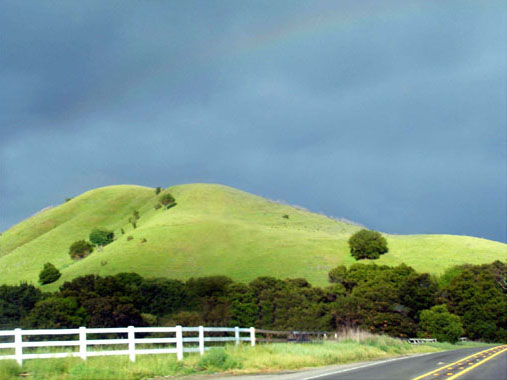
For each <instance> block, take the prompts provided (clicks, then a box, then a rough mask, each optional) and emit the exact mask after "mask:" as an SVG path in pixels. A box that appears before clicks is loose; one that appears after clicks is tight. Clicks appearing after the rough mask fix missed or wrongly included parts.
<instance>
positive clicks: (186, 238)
mask: <svg viewBox="0 0 507 380" xmlns="http://www.w3.org/2000/svg"><path fill="white" fill-rule="evenodd" d="M167 191H169V192H170V193H171V194H172V195H173V196H174V197H175V198H176V200H177V203H178V204H177V206H175V207H173V208H171V209H169V210H165V209H163V208H162V209H158V210H156V209H155V208H154V207H153V206H154V205H155V204H156V203H157V196H156V195H155V192H154V189H152V188H147V187H140V186H110V187H105V188H100V189H96V190H92V191H89V192H86V193H84V194H82V195H81V196H79V197H76V198H74V199H72V200H71V201H69V202H67V203H64V204H62V205H60V206H58V207H55V208H52V209H49V210H46V211H43V212H41V213H39V214H37V215H35V216H33V217H31V218H29V219H27V220H25V221H23V222H22V223H20V224H18V225H16V226H14V227H12V228H11V229H9V230H8V231H6V232H4V233H3V234H2V235H1V236H0V283H9V284H15V283H18V282H19V281H28V282H33V283H34V284H35V283H36V282H37V279H38V274H39V272H40V270H41V269H42V266H43V264H44V263H46V262H48V261H49V262H52V263H53V264H54V265H55V266H56V267H58V268H59V269H60V270H61V272H62V278H61V279H60V280H59V281H58V282H57V283H55V284H53V285H49V286H46V287H48V288H54V287H55V286H57V285H58V284H60V283H62V282H63V281H65V280H68V279H71V278H74V277H76V276H80V275H84V274H89V273H94V274H101V275H106V274H113V273H118V272H125V271H134V272H137V273H139V274H141V275H142V276H145V277H170V278H178V279H187V278H189V277H192V276H206V275H217V274H225V275H228V276H230V277H232V278H233V279H235V280H239V281H249V280H251V279H253V278H255V277H257V276H268V275H269V276H276V277H281V278H286V277H305V278H307V279H308V280H310V281H311V282H312V283H314V284H316V285H324V284H326V283H327V272H328V271H329V270H330V269H331V268H333V267H335V266H336V265H339V264H346V265H348V264H351V263H353V262H355V260H354V259H353V258H352V257H351V256H350V254H349V252H348V246H347V239H348V238H349V236H350V235H351V234H352V233H354V232H355V231H357V230H358V229H359V227H357V226H355V225H352V224H348V223H344V222H340V221H336V220H333V219H330V218H327V217H325V216H323V215H320V214H315V213H310V212H308V211H305V210H301V209H297V208H293V207H290V206H287V205H283V204H279V203H274V202H271V201H268V200H266V199H264V198H261V197H257V196H254V195H252V194H248V193H245V192H242V191H239V190H236V189H233V188H230V187H226V186H221V185H211V184H191V185H181V186H174V187H171V188H169V189H167ZM133 210H139V212H140V215H141V218H140V220H139V222H138V227H137V229H133V227H132V226H131V225H130V224H129V223H128V218H129V216H130V215H131V214H132V211H133ZM284 215H288V219H287V218H284V217H283V216H284ZM93 227H104V228H108V229H111V230H114V231H115V234H116V236H117V239H116V241H114V242H113V243H111V244H110V245H108V246H106V247H104V249H103V250H102V251H101V252H98V251H95V252H94V253H93V254H92V255H91V256H89V257H87V258H85V259H83V260H81V261H77V262H75V261H72V260H71V259H70V257H69V255H68V248H69V246H70V244H71V243H72V242H74V241H76V240H79V239H87V238H88V235H89V233H90V231H91V229H92V228H93ZM122 228H123V229H124V231H125V234H121V232H120V230H121V229H122ZM129 236H132V239H131V240H128V237H129ZM386 237H387V240H388V243H389V248H390V251H389V253H387V254H386V255H384V256H383V257H382V258H381V259H380V260H377V262H378V263H381V264H388V265H396V264H399V263H402V262H405V263H406V264H408V265H411V266H413V267H414V268H415V269H417V270H419V271H425V272H431V273H437V274H438V273H441V272H443V271H444V270H445V268H447V267H449V266H451V265H455V264H462V263H474V264H476V263H487V262H491V261H494V260H503V261H506V260H507V245H505V244H502V243H498V242H493V241H489V240H485V239H479V238H473V237H466V236H451V235H386ZM143 239H146V242H143Z"/></svg>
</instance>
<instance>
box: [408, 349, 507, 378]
mask: <svg viewBox="0 0 507 380" xmlns="http://www.w3.org/2000/svg"><path fill="white" fill-rule="evenodd" d="M506 351H507V345H505V346H496V347H493V348H488V349H487V350H484V351H480V352H477V353H475V354H473V355H470V356H467V357H465V358H463V359H460V360H458V361H455V362H454V363H451V364H447V365H445V366H443V367H440V368H437V369H435V370H433V371H430V372H428V373H425V374H424V375H421V376H418V377H414V378H413V379H412V380H420V379H424V378H428V379H447V380H454V379H457V378H458V377H459V376H461V375H463V374H465V373H467V372H469V371H471V370H473V369H474V368H476V367H478V366H480V365H482V364H484V363H486V362H487V361H488V360H491V359H493V358H494V357H495V356H498V355H501V354H502V353H504V352H506Z"/></svg>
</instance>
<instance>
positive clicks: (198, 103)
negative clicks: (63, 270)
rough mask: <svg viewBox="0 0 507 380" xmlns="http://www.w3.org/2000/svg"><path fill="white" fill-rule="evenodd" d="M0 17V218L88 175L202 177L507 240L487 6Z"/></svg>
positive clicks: (501, 99) (101, 178) (406, 229)
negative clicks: (0, 209)
mask: <svg viewBox="0 0 507 380" xmlns="http://www.w3.org/2000/svg"><path fill="white" fill-rule="evenodd" d="M0 8H1V9H0V36H1V37H0V82H1V83H2V86H1V87H0V128H1V134H2V139H1V141H0V164H1V179H0V196H1V197H2V199H3V202H2V206H1V208H2V219H1V221H0V229H6V228H8V227H9V226H11V225H12V224H14V223H15V222H17V221H19V220H21V219H23V218H25V217H26V216H28V215H30V214H31V213H33V212H35V211H37V210H38V209H41V208H43V207H45V206H47V205H49V204H57V203H60V202H61V201H62V200H63V199H64V198H65V197H68V196H71V195H75V194H79V193H81V192H83V191H85V190H88V189H91V188H94V187H97V186H103V185H109V184H117V183H134V184H141V185H150V186H157V185H163V186H169V185H173V184H179V183H187V182H218V183H224V184H228V185H231V186H235V187H239V188H241V189H243V190H246V191H250V192H253V193H257V194H259V195H263V196H267V197H269V198H273V199H284V200H286V201H288V202H289V203H295V204H299V205H303V206H305V207H307V208H309V209H311V210H314V211H322V212H324V213H326V214H330V215H334V216H337V217H346V218H347V219H351V220H356V221H358V222H361V223H363V224H366V225H367V226H369V227H372V228H376V229H380V230H383V231H386V232H392V233H425V232H428V233H429V232H432V233H455V234H467V235H474V236H483V237H487V238H491V239H495V240H501V241H505V240H506V232H505V231H506V227H507V226H506V217H505V209H506V195H505V193H506V188H507V184H506V163H505V160H506V108H505V96H506V90H505V85H506V74H505V71H506V59H505V46H506V44H507V41H506V35H505V29H506V19H505V17H506V16H505V15H506V6H505V4H504V3H503V2H500V1H498V2H495V1H491V2H488V3H487V5H485V3H484V2H480V1H460V2H445V3H443V2H441V1H433V2H431V1H413V2H399V1H386V2H381V3H380V2H373V1H372V2H366V1H365V2H356V1H343V2H336V1H331V2H325V1H322V2H313V1H312V2H295V1H290V2H289V1H287V2H285V1H279V2H264V3H262V2H258V1H255V2H246V1H242V2H237V1H230V2H226V1H219V2H209V1H203V2H190V1H185V2H167V1H152V2H131V3H129V2H99V1H97V2H90V1H89V2H86V3H85V4H79V5H75V4H72V5H70V3H69V4H66V3H57V2H49V1H48V2H45V3H43V2H33V3H31V4H29V3H28V2H23V3H20V2H15V1H11V2H3V3H2V5H0ZM34 189H37V191H38V196H37V197H34V196H33V191H34Z"/></svg>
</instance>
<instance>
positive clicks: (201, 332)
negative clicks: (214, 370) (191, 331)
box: [199, 326, 204, 355]
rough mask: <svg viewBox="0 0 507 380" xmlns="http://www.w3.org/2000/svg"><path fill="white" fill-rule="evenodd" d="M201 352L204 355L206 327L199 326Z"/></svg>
mask: <svg viewBox="0 0 507 380" xmlns="http://www.w3.org/2000/svg"><path fill="white" fill-rule="evenodd" d="M199 352H200V353H201V355H204V327H202V326H199Z"/></svg>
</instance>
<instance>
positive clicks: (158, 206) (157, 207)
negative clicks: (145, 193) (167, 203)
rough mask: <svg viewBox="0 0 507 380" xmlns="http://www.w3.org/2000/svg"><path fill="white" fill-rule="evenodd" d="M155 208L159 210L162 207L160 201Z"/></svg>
mask: <svg viewBox="0 0 507 380" xmlns="http://www.w3.org/2000/svg"><path fill="white" fill-rule="evenodd" d="M153 208H154V209H155V210H158V209H160V208H162V205H161V204H160V203H157V204H156V205H155V206H153Z"/></svg>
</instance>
